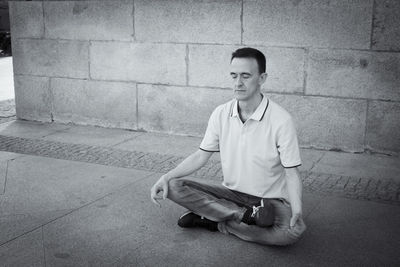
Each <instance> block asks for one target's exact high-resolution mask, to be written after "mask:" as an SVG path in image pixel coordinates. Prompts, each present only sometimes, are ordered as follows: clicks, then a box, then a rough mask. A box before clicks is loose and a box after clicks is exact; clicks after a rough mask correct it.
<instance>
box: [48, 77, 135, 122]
mask: <svg viewBox="0 0 400 267" xmlns="http://www.w3.org/2000/svg"><path fill="white" fill-rule="evenodd" d="M51 90H52V93H53V98H54V100H53V107H54V121H56V122H57V121H58V122H74V123H78V124H89V125H98V126H104V127H116V128H126V129H134V128H135V127H136V85H135V84H133V83H121V82H102V81H87V80H76V79H62V78H55V79H52V80H51Z"/></svg>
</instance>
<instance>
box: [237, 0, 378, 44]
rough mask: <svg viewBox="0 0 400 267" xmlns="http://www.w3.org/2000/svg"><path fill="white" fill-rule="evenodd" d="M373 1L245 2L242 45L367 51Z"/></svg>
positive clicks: (255, 0) (247, 0)
mask: <svg viewBox="0 0 400 267" xmlns="http://www.w3.org/2000/svg"><path fill="white" fill-rule="evenodd" d="M372 5H373V0H366V1H365V0H356V1H351V2H350V1H347V0H338V1H328V0H323V1H313V0H304V1H299V0H296V1H293V0H284V1H281V0H266V1H264V0H244V7H243V42H244V43H246V44H268V45H285V46H314V47H337V48H361V49H369V47H370V34H371V20H372Z"/></svg>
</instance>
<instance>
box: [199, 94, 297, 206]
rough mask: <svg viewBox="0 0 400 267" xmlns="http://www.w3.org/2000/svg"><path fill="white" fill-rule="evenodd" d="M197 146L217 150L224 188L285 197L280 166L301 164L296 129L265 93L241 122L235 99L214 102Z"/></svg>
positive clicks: (282, 172) (288, 166)
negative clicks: (216, 104) (247, 116)
mask: <svg viewBox="0 0 400 267" xmlns="http://www.w3.org/2000/svg"><path fill="white" fill-rule="evenodd" d="M200 149H202V150H205V151H212V152H218V151H219V152H220V153H221V154H220V155H221V165H222V171H223V175H224V181H223V183H222V184H223V185H224V186H226V187H227V188H229V189H232V190H236V191H239V192H243V193H247V194H250V195H254V196H258V197H262V198H284V199H286V200H287V201H289V197H288V192H287V188H286V179H285V170H284V168H292V167H297V166H300V165H301V159H300V151H299V145H298V141H297V135H296V129H295V126H294V123H293V120H292V117H291V116H290V114H289V113H288V112H287V111H286V110H284V109H283V108H282V107H281V106H279V105H278V104H276V103H275V102H273V101H271V100H270V99H268V98H267V97H266V96H265V95H263V99H262V101H261V103H260V105H259V106H258V107H257V109H256V111H255V112H254V113H253V115H252V116H251V117H250V118H249V119H248V120H247V121H246V122H245V123H243V122H242V121H241V120H240V117H239V113H238V102H237V101H236V100H231V101H230V102H228V103H225V104H223V105H220V106H218V107H217V108H216V109H215V110H214V112H213V113H212V114H211V117H210V119H209V122H208V127H207V131H206V133H205V136H204V138H203V141H202V142H201V144H200Z"/></svg>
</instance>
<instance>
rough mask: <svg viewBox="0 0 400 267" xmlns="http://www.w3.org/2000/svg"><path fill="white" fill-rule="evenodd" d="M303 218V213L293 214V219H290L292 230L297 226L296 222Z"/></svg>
mask: <svg viewBox="0 0 400 267" xmlns="http://www.w3.org/2000/svg"><path fill="white" fill-rule="evenodd" d="M300 218H301V213H300V212H297V213H293V215H292V218H290V228H293V226H294V225H295V224H296V222H297V221H298V220H299V219H300Z"/></svg>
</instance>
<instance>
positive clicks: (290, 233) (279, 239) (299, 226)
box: [264, 220, 307, 246]
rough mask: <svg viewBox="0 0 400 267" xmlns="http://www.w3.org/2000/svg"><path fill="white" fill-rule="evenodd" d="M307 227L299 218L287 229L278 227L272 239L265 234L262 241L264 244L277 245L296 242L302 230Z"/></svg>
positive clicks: (301, 234)
mask: <svg viewBox="0 0 400 267" xmlns="http://www.w3.org/2000/svg"><path fill="white" fill-rule="evenodd" d="M306 229H307V227H306V225H305V224H304V222H303V220H299V221H298V222H297V223H296V225H295V226H294V227H292V228H289V229H280V230H278V233H277V235H276V238H275V239H274V240H271V239H270V238H268V236H266V238H265V239H264V241H265V242H266V245H278V246H287V245H292V244H294V243H297V241H299V240H300V239H301V237H302V236H303V233H304V231H305V230H306ZM271 241H272V244H271Z"/></svg>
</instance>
